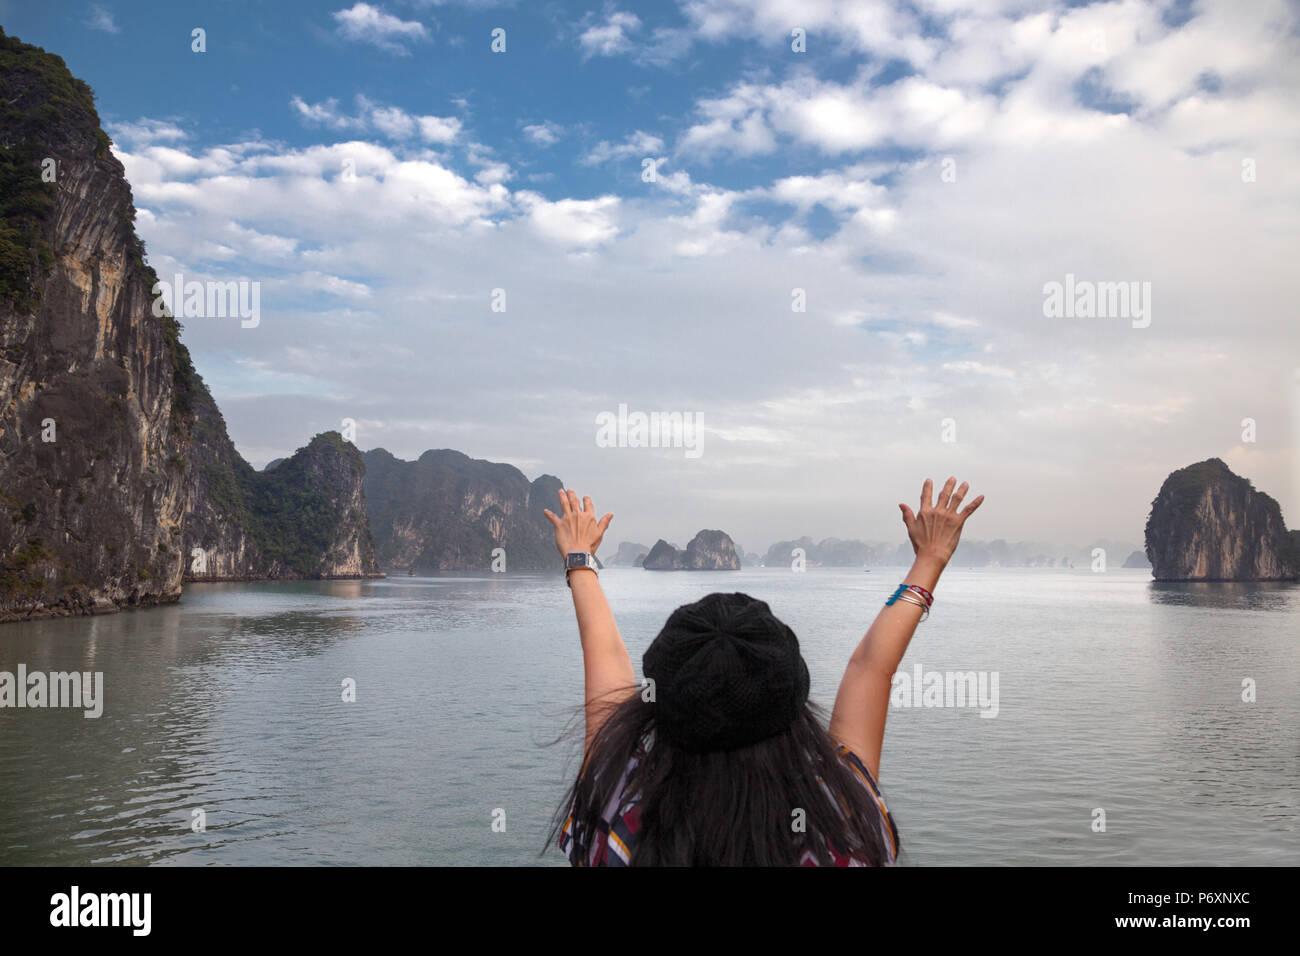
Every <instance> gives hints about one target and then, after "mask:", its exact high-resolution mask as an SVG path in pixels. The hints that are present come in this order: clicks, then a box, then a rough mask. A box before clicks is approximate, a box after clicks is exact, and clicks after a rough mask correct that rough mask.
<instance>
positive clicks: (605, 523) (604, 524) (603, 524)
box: [596, 514, 614, 535]
mask: <svg viewBox="0 0 1300 956" xmlns="http://www.w3.org/2000/svg"><path fill="white" fill-rule="evenodd" d="M613 520H614V516H613V515H612V514H607V515H605V517H603V518H601V519H600V521H599V522H598V523H597V524H596V530H597V531H599V532H600V533H601V535H604V534H605V530H606V529H607V528H608V527H609V523H610V522H611V521H613Z"/></svg>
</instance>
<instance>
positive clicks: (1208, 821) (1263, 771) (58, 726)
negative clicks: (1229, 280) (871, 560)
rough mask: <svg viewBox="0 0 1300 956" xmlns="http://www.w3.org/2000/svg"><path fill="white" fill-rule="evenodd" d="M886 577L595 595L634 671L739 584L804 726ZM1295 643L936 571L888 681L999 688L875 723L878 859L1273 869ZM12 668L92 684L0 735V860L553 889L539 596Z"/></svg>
mask: <svg viewBox="0 0 1300 956" xmlns="http://www.w3.org/2000/svg"><path fill="white" fill-rule="evenodd" d="M899 574H900V572H899V571H898V570H895V569H879V570H877V571H875V572H873V573H871V574H863V573H861V572H860V571H850V570H847V569H846V570H832V569H811V570H809V571H808V572H806V573H805V574H793V573H791V572H790V571H788V570H783V569H755V570H746V571H740V572H716V573H706V572H693V573H676V574H654V573H650V572H645V571H641V570H639V569H627V570H613V569H611V570H610V571H607V572H605V573H604V574H603V576H602V577H603V580H604V582H605V584H606V590H607V592H608V594H609V596H610V600H611V602H612V604H613V606H614V609H615V612H616V614H617V616H618V620H619V625H620V628H621V629H622V631H623V635H624V639H625V640H626V642H627V643H628V646H629V649H630V651H631V652H632V656H633V659H634V661H635V662H636V663H637V669H638V673H639V670H640V659H641V653H642V652H643V651H644V649H645V647H646V646H647V644H648V643H649V641H650V640H651V638H653V636H654V634H655V633H656V632H657V630H658V629H659V627H660V626H661V625H662V623H663V621H664V619H665V618H666V616H667V614H668V612H669V611H670V610H671V609H672V608H673V607H675V606H677V605H678V604H681V603H684V602H687V601H690V600H693V599H695V598H697V597H700V596H702V595H704V594H706V593H708V592H709V591H713V590H742V591H747V592H748V593H750V594H753V595H755V596H758V597H762V598H764V599H765V600H767V601H768V602H769V603H770V604H771V605H772V607H773V609H774V610H775V611H776V613H777V614H779V615H780V616H781V617H783V618H784V619H785V620H786V621H787V623H789V624H790V625H791V626H792V627H793V628H794V629H795V631H796V633H798V634H799V636H800V639H801V641H802V643H803V647H804V654H805V656H806V658H807V660H808V665H809V668H810V670H811V672H812V677H813V699H814V700H817V701H821V702H824V703H826V704H827V705H829V704H830V703H831V702H832V701H833V699H834V692H835V687H836V685H837V684H838V680H839V677H840V674H841V673H842V670H843V666H844V663H845V661H846V660H847V658H848V655H849V652H850V651H851V650H852V648H853V646H854V645H855V644H856V642H857V641H858V639H859V638H860V637H861V634H862V632H863V630H864V629H865V627H866V626H867V624H868V623H869V622H870V620H871V618H872V616H873V615H874V614H875V612H876V609H877V607H878V606H879V604H880V602H881V601H882V600H883V599H884V597H885V596H886V595H887V593H888V591H889V589H890V587H891V585H893V584H895V583H896V581H897V579H898V577H899ZM1298 625H1300V588H1297V587H1294V586H1268V585H1178V586H1168V585H1165V586H1161V585H1154V584H1152V583H1151V582H1150V580H1149V576H1148V574H1147V572H1144V571H1118V570H1112V571H1109V572H1107V573H1105V574H1093V573H1091V572H1089V571H1086V570H1079V571H1063V570H1036V569H1035V570H983V571H981V570H971V571H963V570H956V569H954V570H950V571H949V572H948V574H947V575H945V578H944V581H943V582H942V584H941V586H940V589H939V591H938V592H937V599H936V610H935V613H934V615H933V616H932V617H931V618H930V620H929V621H927V622H926V623H925V624H923V625H921V627H920V629H919V631H918V635H917V637H916V639H915V640H914V641H913V643H912V647H911V649H910V650H909V651H908V655H907V657H906V658H905V660H904V663H903V670H905V671H908V672H911V671H912V669H913V666H914V665H916V664H920V665H922V668H923V669H924V670H926V671H930V670H936V671H972V670H973V671H977V672H979V671H985V672H997V674H998V708H999V709H998V714H997V716H996V717H995V718H992V719H989V718H983V717H981V716H980V714H979V710H978V709H975V708H969V707H968V708H914V707H912V708H895V709H892V710H891V713H890V718H889V728H888V731H887V733H886V738H885V752H884V756H883V760H882V773H881V776H882V780H881V783H882V786H883V789H884V793H885V797H886V800H887V801H888V802H889V804H890V807H891V809H893V811H894V813H895V815H896V817H897V820H898V823H899V827H900V830H901V833H902V838H903V845H904V857H903V861H904V862H905V863H913V864H971V863H976V864H978V863H997V864H1052V863H1066V864H1074V863H1086V864H1097V863H1121V864H1220V863H1222V864H1228V863H1231V864H1297V863H1300V825H1298V820H1300V815H1298V812H1297V793H1300V694H1297V688H1298V687H1300V626H1298ZM19 663H23V664H25V665H26V666H27V669H28V671H29V672H31V671H46V672H48V671H65V670H79V671H102V672H103V673H104V675H105V678H104V679H105V682H106V687H107V690H106V703H105V708H104V713H103V716H102V717H100V718H98V719H86V718H84V717H83V716H82V714H81V711H79V710H75V711H74V710H57V709H46V710H28V709H24V710H13V709H2V710H0V862H2V863H5V864H79V863H154V864H186V865H194V864H260V865H265V864H288V863H294V864H331V865H349V864H507V865H508V864H515V865H518V864H540V865H548V864H549V865H563V860H562V858H561V857H560V856H559V855H558V853H556V852H555V851H554V850H550V851H548V852H547V853H546V855H545V856H539V851H540V849H541V848H542V845H543V843H544V838H545V834H546V832H547V829H548V825H549V820H550V815H551V813H552V812H553V811H554V809H555V807H556V804H557V803H558V801H559V800H560V798H561V795H562V792H563V789H564V787H565V784H566V783H567V778H568V776H569V775H570V774H571V773H573V772H574V771H575V770H576V768H577V762H576V760H577V749H576V748H577V746H578V744H577V742H576V741H567V742H564V743H561V744H559V745H555V746H548V743H549V742H550V741H552V740H554V739H555V738H556V737H558V736H559V735H560V734H561V733H562V731H563V730H564V726H565V723H566V721H567V720H569V719H570V718H571V717H572V716H573V714H574V708H575V705H576V704H577V703H578V702H579V701H580V699H581V692H582V668H581V662H580V658H579V647H578V638H577V633H576V628H575V626H574V624H573V612H572V608H571V605H570V602H569V596H568V592H567V591H566V589H565V588H564V586H563V583H562V581H561V580H560V579H559V578H556V577H543V576H528V575H518V574H512V575H491V574H484V575H481V576H444V577H437V578H393V579H389V580H385V581H374V582H301V583H276V584H270V583H265V584H237V585H235V584H232V585H220V584H209V585H193V586H190V587H187V588H186V591H185V598H184V601H183V602H182V603H181V604H180V605H177V606H174V607H170V608H162V609H154V610H149V611H143V612H134V613H124V614H118V615H113V616H109V617H101V618H91V619H74V620H61V621H47V622H33V623H30V624H18V625H14V624H9V625H4V626H3V627H0V671H10V672H14V671H16V669H17V665H18V664H19ZM345 678H352V679H354V680H355V681H356V688H357V692H356V693H357V700H356V702H355V703H344V702H343V701H342V700H341V683H342V681H343V680H344V679H345ZM1244 678H1253V679H1254V681H1255V682H1256V685H1257V695H1258V699H1257V702H1255V703H1249V704H1248V703H1243V702H1242V701H1241V693H1242V691H1241V687H1242V681H1243V679H1244ZM196 808H201V809H203V810H204V812H205V813H206V820H207V829H206V832H204V833H194V832H192V831H191V829H190V822H191V819H192V816H191V813H192V811H193V810H194V809H196ZM1094 808H1103V809H1104V810H1105V812H1106V832H1105V833H1094V832H1092V828H1091V824H1092V821H1093V810H1094ZM497 810H504V819H505V831H504V832H499V830H494V829H493V814H494V811H497ZM498 819H500V817H499V815H498Z"/></svg>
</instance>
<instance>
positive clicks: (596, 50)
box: [578, 11, 641, 56]
mask: <svg viewBox="0 0 1300 956" xmlns="http://www.w3.org/2000/svg"><path fill="white" fill-rule="evenodd" d="M640 29H641V19H640V17H638V16H637V15H636V14H635V13H627V12H623V11H614V12H612V13H610V14H608V15H607V16H606V17H605V22H604V23H601V24H598V25H596V26H592V27H588V28H587V29H586V30H584V31H583V32H582V33H581V34H580V35H579V37H578V45H579V46H581V47H582V51H583V53H584V54H585V55H586V56H614V55H616V54H619V53H626V52H627V51H628V50H630V49H632V41H631V40H630V39H629V37H628V34H630V33H635V32H637V31H638V30H640Z"/></svg>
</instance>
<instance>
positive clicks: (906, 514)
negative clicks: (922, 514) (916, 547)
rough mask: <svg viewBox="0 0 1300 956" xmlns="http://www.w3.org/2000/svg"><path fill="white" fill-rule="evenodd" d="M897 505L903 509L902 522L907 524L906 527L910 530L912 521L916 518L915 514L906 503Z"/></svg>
mask: <svg viewBox="0 0 1300 956" xmlns="http://www.w3.org/2000/svg"><path fill="white" fill-rule="evenodd" d="M898 507H899V508H901V509H902V511H903V524H905V525H907V529H908V530H909V531H910V530H911V529H912V522H913V521H915V520H916V515H915V514H913V513H912V509H911V508H909V507H908V506H907V505H904V504H900V505H899V506H898Z"/></svg>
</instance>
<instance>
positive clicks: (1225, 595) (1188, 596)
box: [1148, 581, 1300, 611]
mask: <svg viewBox="0 0 1300 956" xmlns="http://www.w3.org/2000/svg"><path fill="white" fill-rule="evenodd" d="M1148 587H1149V588H1150V594H1151V600H1152V601H1153V602H1154V603H1156V604H1169V605H1174V606H1177V607H1203V608H1221V609H1224V610H1242V611H1285V610H1287V609H1288V608H1290V607H1291V606H1292V605H1293V604H1294V601H1295V597H1296V591H1297V589H1300V584H1297V583H1296V582H1294V581H1152V582H1151V583H1150V584H1149V585H1148Z"/></svg>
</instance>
